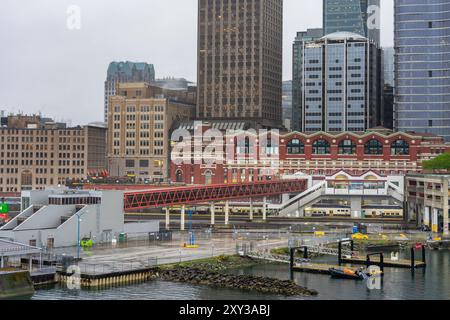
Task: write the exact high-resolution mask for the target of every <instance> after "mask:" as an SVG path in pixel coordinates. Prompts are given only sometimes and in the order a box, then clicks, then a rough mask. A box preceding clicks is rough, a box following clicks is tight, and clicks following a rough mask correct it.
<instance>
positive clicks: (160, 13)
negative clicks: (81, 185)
mask: <svg viewBox="0 0 450 320" xmlns="http://www.w3.org/2000/svg"><path fill="white" fill-rule="evenodd" d="M381 2H382V34H383V35H382V45H383V46H390V45H392V43H393V0H382V1H381ZM1 4H2V9H1V11H0V110H6V111H8V112H17V111H19V110H20V111H22V112H25V113H33V112H42V113H43V114H45V115H47V116H51V117H54V118H55V119H57V120H60V121H61V120H69V119H70V120H72V124H73V125H75V124H85V123H87V122H92V121H101V120H102V118H103V117H102V115H103V82H104V80H105V76H106V69H107V66H108V64H109V62H110V61H113V60H131V61H145V62H149V63H153V64H154V65H155V69H156V76H157V77H164V76H176V77H185V78H188V79H190V80H193V81H196V63H197V60H196V46H197V36H196V33H197V0H2V1H1ZM70 5H78V6H79V7H80V8H81V29H80V30H72V31H71V30H69V29H68V28H67V26H66V22H67V14H66V11H67V8H68V7H69V6H70ZM284 7H285V9H284V10H285V12H284V76H283V78H284V79H285V80H288V79H291V78H292V75H291V65H292V62H291V59H292V52H291V51H292V50H291V45H292V41H293V40H294V37H295V34H296V32H297V31H301V30H304V29H306V28H311V27H321V25H322V1H320V0H314V1H313V0H284Z"/></svg>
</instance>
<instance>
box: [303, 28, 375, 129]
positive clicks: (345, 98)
mask: <svg viewBox="0 0 450 320" xmlns="http://www.w3.org/2000/svg"><path fill="white" fill-rule="evenodd" d="M301 59H302V62H301V65H302V68H303V71H302V79H303V80H302V84H301V86H300V90H301V111H302V116H301V118H302V131H303V132H306V133H311V132H317V131H325V132H341V131H353V132H364V131H366V130H367V129H369V128H372V127H375V126H378V125H379V124H380V123H381V117H382V110H381V107H382V97H383V87H382V83H383V72H382V54H381V49H380V48H379V46H378V45H377V44H376V43H375V42H373V41H371V40H369V39H367V38H365V37H363V36H361V35H358V34H355V33H348V32H336V33H332V34H329V35H327V36H324V37H323V38H321V39H319V40H315V41H304V42H303V49H302V57H301Z"/></svg>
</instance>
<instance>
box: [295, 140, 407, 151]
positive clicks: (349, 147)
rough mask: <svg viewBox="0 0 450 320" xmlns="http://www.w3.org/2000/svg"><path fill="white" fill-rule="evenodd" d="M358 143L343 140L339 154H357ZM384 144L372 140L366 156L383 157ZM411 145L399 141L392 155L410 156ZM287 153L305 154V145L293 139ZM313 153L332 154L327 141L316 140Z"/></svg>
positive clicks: (367, 147) (392, 148)
mask: <svg viewBox="0 0 450 320" xmlns="http://www.w3.org/2000/svg"><path fill="white" fill-rule="evenodd" d="M356 148H357V146H356V143H355V142H354V141H352V140H343V141H341V142H340V143H339V145H338V153H339V154H341V155H354V154H356ZM383 149H384V148H383V143H382V142H380V141H378V140H376V139H372V140H369V141H368V142H367V143H366V144H365V145H364V153H365V154H366V155H382V154H383V153H384V151H383ZM409 150H410V148H409V144H408V142H406V141H405V140H397V141H395V142H394V143H392V145H391V155H409ZM287 153H288V154H290V155H299V154H305V144H304V143H303V142H302V141H300V140H299V139H293V140H291V141H289V143H288V144H287ZM312 153H313V154H317V155H323V154H331V145H330V143H329V142H328V141H326V140H323V139H321V140H316V141H315V142H314V143H313V148H312Z"/></svg>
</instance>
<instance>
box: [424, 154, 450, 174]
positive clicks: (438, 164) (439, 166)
mask: <svg viewBox="0 0 450 320" xmlns="http://www.w3.org/2000/svg"><path fill="white" fill-rule="evenodd" d="M422 165H423V168H424V169H425V170H450V153H444V154H441V155H440V156H438V157H436V158H434V159H433V160H429V161H424V162H423V164H422Z"/></svg>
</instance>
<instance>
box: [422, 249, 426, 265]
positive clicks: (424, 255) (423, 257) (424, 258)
mask: <svg viewBox="0 0 450 320" xmlns="http://www.w3.org/2000/svg"><path fill="white" fill-rule="evenodd" d="M422 262H423V263H424V267H426V265H427V255H426V249H425V245H422Z"/></svg>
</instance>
